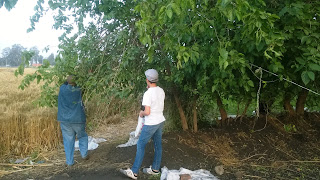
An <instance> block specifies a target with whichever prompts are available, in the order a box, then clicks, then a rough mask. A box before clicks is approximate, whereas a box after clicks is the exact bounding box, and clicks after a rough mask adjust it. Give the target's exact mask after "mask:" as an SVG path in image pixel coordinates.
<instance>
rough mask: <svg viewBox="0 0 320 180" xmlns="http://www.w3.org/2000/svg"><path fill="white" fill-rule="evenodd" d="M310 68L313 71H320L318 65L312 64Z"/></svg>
mask: <svg viewBox="0 0 320 180" xmlns="http://www.w3.org/2000/svg"><path fill="white" fill-rule="evenodd" d="M309 68H310V69H311V70H313V71H320V66H319V65H318V64H314V63H311V64H309Z"/></svg>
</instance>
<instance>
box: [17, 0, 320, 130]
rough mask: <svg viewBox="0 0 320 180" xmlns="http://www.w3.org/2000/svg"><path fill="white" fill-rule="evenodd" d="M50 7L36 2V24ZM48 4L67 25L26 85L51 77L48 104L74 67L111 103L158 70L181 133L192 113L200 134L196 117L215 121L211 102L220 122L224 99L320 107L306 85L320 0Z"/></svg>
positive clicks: (313, 62)
mask: <svg viewBox="0 0 320 180" xmlns="http://www.w3.org/2000/svg"><path fill="white" fill-rule="evenodd" d="M44 4H45V2H44V1H43V0H39V1H38V4H37V6H36V7H35V10H37V12H36V14H35V15H34V16H33V17H32V18H31V25H32V26H31V28H30V29H29V31H32V30H33V29H34V23H36V22H37V21H38V20H39V18H41V15H42V13H43V11H45V10H46V8H44V7H45V6H44ZM48 5H49V7H50V9H52V10H54V11H55V12H56V16H54V19H55V22H56V23H55V24H54V27H55V28H57V29H58V28H60V29H65V32H66V33H65V34H64V35H63V36H62V37H60V46H59V48H60V52H59V56H58V57H57V58H56V59H55V61H56V65H55V66H54V67H53V68H50V67H49V64H47V65H46V66H42V67H41V68H40V69H39V70H38V72H36V74H34V75H30V76H27V77H26V78H25V80H24V82H23V84H22V86H21V87H23V86H25V85H28V84H29V82H30V81H32V80H34V79H38V81H40V80H44V81H45V86H44V90H43V93H44V94H43V101H42V102H43V103H42V104H43V105H45V104H50V105H55V104H56V97H55V96H52V95H53V94H56V93H57V91H56V90H57V87H58V86H59V84H61V83H62V81H64V78H65V77H66V75H67V74H76V75H77V77H78V80H77V83H78V84H79V85H81V86H82V87H83V88H84V89H85V91H86V98H88V99H90V98H91V97H93V96H99V97H100V98H101V100H102V101H105V102H109V103H110V99H112V98H128V97H130V96H131V97H136V96H139V95H141V93H142V92H143V90H144V88H145V82H144V76H143V72H144V71H145V70H146V69H148V68H155V69H157V70H158V71H159V72H160V75H161V81H160V85H161V86H162V87H163V88H164V89H165V90H166V93H167V100H168V101H169V102H172V103H173V102H174V103H175V104H176V106H169V107H172V109H169V110H167V111H168V112H170V113H171V115H172V117H174V114H177V113H178V112H179V115H180V119H181V125H182V127H183V129H184V130H186V129H188V128H189V126H190V125H191V121H190V120H188V119H191V118H192V119H193V124H192V126H193V128H194V130H195V131H197V117H200V120H204V119H206V118H208V116H210V113H212V111H215V110H216V109H212V108H213V107H216V106H215V105H213V104H217V106H218V109H219V110H220V114H221V117H222V122H223V121H224V120H225V119H226V118H227V112H226V107H225V103H224V102H225V100H227V101H233V102H238V103H239V104H244V105H245V106H246V108H245V110H244V111H246V110H247V107H248V105H249V104H250V103H252V104H254V105H256V104H257V103H259V102H262V103H261V104H263V105H264V106H267V107H269V108H270V107H272V105H273V104H275V103H277V104H281V105H283V106H284V107H285V111H286V112H288V113H289V114H290V115H296V114H298V115H299V114H303V112H304V106H305V103H307V105H308V107H309V108H319V105H318V104H317V103H316V102H317V101H319V95H317V94H310V93H309V94H308V90H306V88H308V89H312V90H313V91H316V92H319V91H320V90H319V89H320V88H319V75H320V73H319V71H320V43H319V41H320V18H319V12H320V2H319V1H316V0H294V1H293V0H282V1H280V0H256V1H247V0H136V1H118V0H79V1H76V0H49V1H48ZM87 19H89V20H91V22H90V23H88V24H86V23H85V20H87ZM75 25H77V26H75ZM75 27H76V30H77V33H75V34H72V32H74V30H73V28H75ZM26 59H28V58H26ZM257 67H262V68H263V69H260V68H257ZM22 69H23V66H21V67H20V72H21V73H22V72H23V70H22ZM273 73H274V74H273ZM275 74H277V75H278V76H275ZM289 81H293V82H295V83H298V84H300V85H303V86H304V87H305V88H301V86H300V87H299V86H296V85H294V84H292V83H290V82H289ZM308 95H309V96H308ZM308 97H309V98H308ZM293 106H296V109H295V110H294V108H293ZM269 108H266V109H269ZM244 113H245V112H244Z"/></svg>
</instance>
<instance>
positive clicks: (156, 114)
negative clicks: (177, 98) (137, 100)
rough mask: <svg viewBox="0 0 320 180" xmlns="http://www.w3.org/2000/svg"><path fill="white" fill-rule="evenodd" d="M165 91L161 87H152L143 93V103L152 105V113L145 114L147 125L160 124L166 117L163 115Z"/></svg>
mask: <svg viewBox="0 0 320 180" xmlns="http://www.w3.org/2000/svg"><path fill="white" fill-rule="evenodd" d="M164 98H165V93H164V91H163V89H162V88H161V87H158V86H157V87H150V88H149V89H148V90H147V91H146V92H145V93H144V95H143V100H142V105H143V106H150V114H149V115H148V116H145V123H144V124H145V125H156V124H160V123H162V122H163V121H165V120H166V119H165V118H164V116H163V107H164Z"/></svg>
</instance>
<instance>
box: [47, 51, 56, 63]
mask: <svg viewBox="0 0 320 180" xmlns="http://www.w3.org/2000/svg"><path fill="white" fill-rule="evenodd" d="M47 60H48V61H49V63H50V65H55V64H56V62H55V61H54V54H53V53H51V54H50V56H48V57H47Z"/></svg>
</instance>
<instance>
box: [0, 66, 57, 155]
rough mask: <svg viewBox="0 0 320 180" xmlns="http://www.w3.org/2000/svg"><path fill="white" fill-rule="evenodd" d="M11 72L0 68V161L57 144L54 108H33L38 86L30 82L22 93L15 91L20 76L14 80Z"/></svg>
mask: <svg viewBox="0 0 320 180" xmlns="http://www.w3.org/2000/svg"><path fill="white" fill-rule="evenodd" d="M14 70H15V69H13V68H0V84H1V85H0V158H2V157H4V156H25V155H28V154H31V153H33V152H35V151H37V152H38V151H49V150H52V149H54V148H56V147H57V146H58V145H59V144H60V142H61V132H60V127H59V124H58V122H57V120H56V116H57V109H56V108H39V107H37V106H35V105H33V104H32V102H33V101H34V100H35V99H36V98H38V97H39V95H40V86H39V85H37V84H36V83H35V82H34V83H31V85H30V87H29V88H26V89H25V90H23V91H22V90H20V89H18V86H19V84H20V82H21V80H22V78H23V77H21V76H20V77H19V78H17V77H15V76H14ZM34 71H35V69H26V70H25V73H26V74H28V73H33V72H34Z"/></svg>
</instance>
